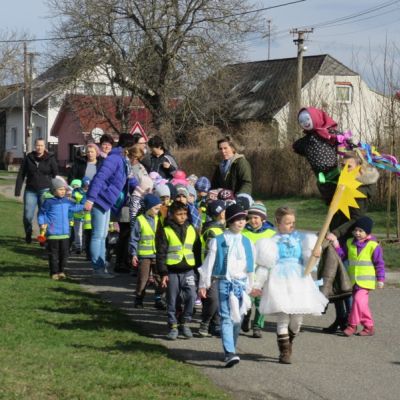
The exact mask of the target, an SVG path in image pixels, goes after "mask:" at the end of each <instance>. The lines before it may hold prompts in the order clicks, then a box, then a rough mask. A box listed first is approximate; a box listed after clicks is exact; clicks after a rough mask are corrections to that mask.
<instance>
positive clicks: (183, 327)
mask: <svg viewBox="0 0 400 400" xmlns="http://www.w3.org/2000/svg"><path fill="white" fill-rule="evenodd" d="M179 330H180V332H181V334H182V335H183V336H184V337H185V339H191V338H192V337H193V333H192V330H191V329H190V328H189V327H188V326H187V325H181V326H180V327H179Z"/></svg>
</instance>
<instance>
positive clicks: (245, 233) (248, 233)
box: [242, 228, 276, 244]
mask: <svg viewBox="0 0 400 400" xmlns="http://www.w3.org/2000/svg"><path fill="white" fill-rule="evenodd" d="M275 234H276V231H274V230H273V229H270V228H268V229H266V230H265V231H264V232H259V233H257V232H252V231H250V230H249V229H246V228H244V229H243V231H242V235H243V236H246V237H247V238H248V239H250V241H251V242H252V243H253V244H254V243H256V242H257V240H260V239H264V238H266V239H268V238H271V237H272V236H274V235H275Z"/></svg>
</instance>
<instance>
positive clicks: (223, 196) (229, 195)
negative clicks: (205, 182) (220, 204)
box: [218, 189, 235, 200]
mask: <svg viewBox="0 0 400 400" xmlns="http://www.w3.org/2000/svg"><path fill="white" fill-rule="evenodd" d="M218 198H219V199H220V200H235V194H234V193H233V191H232V190H229V189H223V190H221V191H220V192H219V193H218Z"/></svg>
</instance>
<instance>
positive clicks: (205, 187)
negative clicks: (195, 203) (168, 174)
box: [194, 176, 211, 192]
mask: <svg viewBox="0 0 400 400" xmlns="http://www.w3.org/2000/svg"><path fill="white" fill-rule="evenodd" d="M194 187H195V189H196V190H197V191H198V192H208V191H209V190H210V189H211V183H210V180H209V179H208V178H207V177H206V176H201V177H200V178H199V179H197V181H196V183H195V184H194Z"/></svg>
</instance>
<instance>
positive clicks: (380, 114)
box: [275, 75, 388, 142]
mask: <svg viewBox="0 0 400 400" xmlns="http://www.w3.org/2000/svg"><path fill="white" fill-rule="evenodd" d="M337 82H348V83H351V85H352V88H353V90H352V102H351V103H350V104H345V103H340V102H338V101H337V100H336V98H335V96H336V83H337ZM387 102H388V99H387V98H385V97H384V96H382V95H380V94H378V93H376V92H374V91H372V90H370V89H369V88H368V86H367V85H366V83H365V82H364V81H363V80H362V79H361V77H360V76H326V75H317V76H316V77H314V78H313V79H312V80H311V81H310V82H308V83H307V85H305V87H304V88H303V90H302V104H303V105H304V106H312V107H317V108H324V109H325V110H326V111H327V112H328V114H329V115H330V116H331V117H332V118H333V119H334V120H335V121H336V122H337V123H338V127H339V130H341V131H347V130H351V131H352V133H353V136H354V137H355V138H356V139H357V140H361V141H363V142H373V141H374V140H375V139H376V137H377V134H379V132H383V130H384V125H385V121H386V119H387V116H386V109H387ZM288 117H289V104H286V105H285V106H284V107H283V108H282V109H281V110H280V111H279V112H278V113H277V114H276V115H275V119H276V121H277V122H278V125H279V130H280V132H281V135H280V136H282V141H284V140H285V139H286V133H287V121H288Z"/></svg>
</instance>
